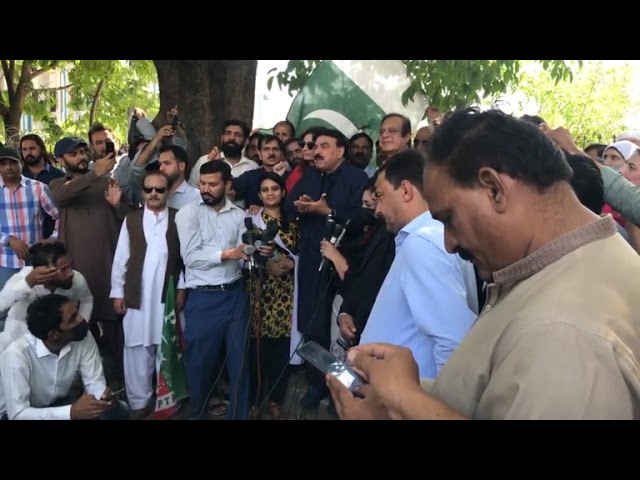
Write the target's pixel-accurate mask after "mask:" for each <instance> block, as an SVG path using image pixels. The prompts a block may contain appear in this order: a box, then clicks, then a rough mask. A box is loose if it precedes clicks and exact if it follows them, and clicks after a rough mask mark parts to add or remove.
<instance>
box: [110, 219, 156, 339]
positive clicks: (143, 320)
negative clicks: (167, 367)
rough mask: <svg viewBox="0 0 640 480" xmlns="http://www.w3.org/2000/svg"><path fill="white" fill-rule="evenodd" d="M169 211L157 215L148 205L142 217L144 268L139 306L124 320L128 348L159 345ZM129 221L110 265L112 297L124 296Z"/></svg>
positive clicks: (128, 249) (123, 224)
mask: <svg viewBox="0 0 640 480" xmlns="http://www.w3.org/2000/svg"><path fill="white" fill-rule="evenodd" d="M168 224H169V211H168V210H167V209H165V210H164V211H162V212H160V214H158V215H155V214H154V213H153V212H152V211H151V210H148V209H147V208H146V207H145V209H144V214H143V216H142V226H143V231H144V238H145V240H146V242H147V252H146V255H145V257H144V264H143V267H142V283H141V287H140V309H139V310H138V309H133V308H127V313H126V314H125V316H124V319H123V330H124V344H125V346H127V347H137V346H145V347H148V346H151V345H160V344H161V343H162V326H163V322H164V305H163V303H162V301H163V298H162V290H163V287H164V276H165V271H166V268H167V262H168V260H169V249H168V246H167V239H166V234H167V228H168ZM129 242H130V237H129V231H128V229H127V222H126V221H125V222H123V223H122V229H121V230H120V237H119V238H118V246H117V247H116V253H115V257H114V259H113V266H112V268H111V294H110V297H111V298H124V283H125V274H126V272H127V263H128V261H129V256H130V248H129V247H130V245H129Z"/></svg>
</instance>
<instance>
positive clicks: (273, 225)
mask: <svg viewBox="0 0 640 480" xmlns="http://www.w3.org/2000/svg"><path fill="white" fill-rule="evenodd" d="M279 230H280V228H279V227H278V222H274V221H273V220H271V221H269V222H268V223H267V229H266V230H265V231H264V232H262V243H271V242H273V240H274V239H275V238H276V235H278V231H279Z"/></svg>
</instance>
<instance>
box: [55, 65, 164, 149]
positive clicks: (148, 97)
mask: <svg viewBox="0 0 640 480" xmlns="http://www.w3.org/2000/svg"><path fill="white" fill-rule="evenodd" d="M69 81H70V83H71V84H72V87H71V88H70V89H69V90H70V98H71V99H72V100H71V101H70V102H69V105H68V107H69V109H70V110H74V111H76V112H79V113H80V115H79V118H78V119H77V120H74V119H72V118H68V119H67V120H66V121H65V122H64V123H63V124H62V129H63V130H64V132H65V134H67V135H79V136H82V137H85V138H86V137H87V132H88V131H89V128H90V123H91V121H93V122H94V123H95V122H102V123H104V124H105V125H106V126H108V127H111V128H113V130H114V132H115V134H116V138H117V139H118V140H119V141H120V142H121V143H122V142H125V141H126V136H127V127H128V113H129V109H130V108H133V107H140V108H142V109H144V110H145V111H146V112H147V113H148V114H149V115H150V116H151V117H153V116H155V114H156V113H157V111H158V109H159V107H160V99H159V97H158V95H157V93H153V92H152V91H151V90H150V89H148V88H147V86H148V85H151V84H152V83H155V82H157V75H156V71H155V67H154V65H153V62H152V61H151V60H132V61H129V62H122V61H119V60H76V61H75V64H74V68H73V69H72V70H71V71H70V72H69ZM92 108H93V109H94V116H93V119H91V118H90V117H91V110H92Z"/></svg>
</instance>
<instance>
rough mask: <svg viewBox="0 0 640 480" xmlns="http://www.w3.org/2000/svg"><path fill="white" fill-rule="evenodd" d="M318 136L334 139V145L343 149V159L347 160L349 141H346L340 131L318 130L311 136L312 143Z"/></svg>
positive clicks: (331, 129)
mask: <svg viewBox="0 0 640 480" xmlns="http://www.w3.org/2000/svg"><path fill="white" fill-rule="evenodd" d="M320 136H325V137H331V138H335V140H336V145H337V146H338V147H342V148H344V155H343V157H344V158H347V157H348V156H349V140H347V137H345V136H344V134H343V133H342V132H341V131H340V130H336V129H334V128H319V129H318V130H316V131H315V133H314V134H313V142H314V143H315V142H316V140H317V139H318V137H320Z"/></svg>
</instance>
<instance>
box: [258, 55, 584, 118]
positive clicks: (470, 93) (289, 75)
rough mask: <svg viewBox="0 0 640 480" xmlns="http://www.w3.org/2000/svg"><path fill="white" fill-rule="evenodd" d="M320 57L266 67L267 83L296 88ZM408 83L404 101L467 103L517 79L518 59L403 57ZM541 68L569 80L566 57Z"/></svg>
mask: <svg viewBox="0 0 640 480" xmlns="http://www.w3.org/2000/svg"><path fill="white" fill-rule="evenodd" d="M319 62H320V60H291V61H289V63H288V65H287V68H286V69H285V70H284V71H282V72H279V73H276V72H277V69H272V70H271V71H269V74H270V75H271V76H270V78H269V79H268V81H267V86H268V87H269V88H271V86H272V84H273V79H274V78H275V79H277V81H278V85H280V87H287V88H288V90H289V93H291V94H293V93H295V92H297V91H299V90H300V89H301V88H302V87H303V86H304V84H305V82H306V81H307V79H308V78H309V75H311V72H313V69H314V68H315V67H316V66H317V65H318V63H319ZM403 63H404V65H405V67H406V69H407V76H408V77H409V79H410V80H411V83H410V86H409V87H408V88H407V90H405V91H404V92H398V94H399V95H401V96H402V103H403V104H404V105H406V104H407V103H408V102H410V101H411V100H413V99H414V97H415V96H416V95H417V94H418V93H420V94H422V95H424V96H425V97H426V98H427V99H429V101H430V103H431V104H432V105H434V106H437V107H438V108H440V109H441V110H449V109H453V108H457V107H466V106H469V105H471V104H473V103H479V102H480V101H481V100H482V99H484V98H487V97H497V96H500V95H502V94H504V93H506V92H507V91H508V89H509V87H510V86H513V85H516V84H517V83H518V81H519V79H520V71H521V63H522V62H521V61H520V60H403ZM541 63H542V65H543V68H544V69H545V70H549V72H550V75H551V77H552V78H553V79H554V80H555V81H556V82H559V81H560V80H572V79H573V73H572V70H571V66H570V62H568V61H565V60H542V61H541ZM579 64H581V62H579Z"/></svg>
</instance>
